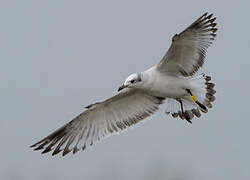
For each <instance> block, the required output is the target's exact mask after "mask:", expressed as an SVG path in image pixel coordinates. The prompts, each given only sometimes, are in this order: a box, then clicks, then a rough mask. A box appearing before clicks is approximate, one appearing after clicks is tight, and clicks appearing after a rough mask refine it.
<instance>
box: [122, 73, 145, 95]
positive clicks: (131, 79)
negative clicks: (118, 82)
mask: <svg viewBox="0 0 250 180" xmlns="http://www.w3.org/2000/svg"><path fill="white" fill-rule="evenodd" d="M141 84H142V73H133V74H131V75H129V76H128V77H127V78H126V80H125V82H124V84H123V85H122V86H121V87H119V89H118V91H121V90H122V89H124V88H139V87H140V85H141Z"/></svg>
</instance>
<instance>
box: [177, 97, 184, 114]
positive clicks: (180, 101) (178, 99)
mask: <svg viewBox="0 0 250 180" xmlns="http://www.w3.org/2000/svg"><path fill="white" fill-rule="evenodd" d="M176 100H177V101H178V102H179V103H180V104H181V112H182V114H184V110H183V103H182V100H181V99H180V98H177V99H176Z"/></svg>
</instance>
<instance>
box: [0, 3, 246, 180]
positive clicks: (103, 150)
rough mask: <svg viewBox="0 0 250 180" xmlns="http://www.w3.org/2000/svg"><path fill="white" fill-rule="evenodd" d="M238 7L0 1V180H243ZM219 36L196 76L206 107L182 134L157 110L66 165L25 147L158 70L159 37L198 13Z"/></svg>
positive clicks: (163, 43)
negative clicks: (211, 95)
mask: <svg viewBox="0 0 250 180" xmlns="http://www.w3.org/2000/svg"><path fill="white" fill-rule="evenodd" d="M249 7H250V1H226V0H222V1H217V0H216V1H215V0H211V1H194V0H189V1H168V0H164V1H134V0H126V1H111V0H105V1H64V0H54V1H51V0H50V1H48V0H43V1H31V0H30V1H27V0H22V1H14V0H13V1H11V0H6V1H4V0H2V1H1V3H0V22H1V25H0V51H1V53H0V62H1V66H0V82H1V83H0V91H1V95H0V97H1V101H0V112H1V121H0V141H1V153H0V179H6V180H12V179H19V180H22V179H25V180H29V179H32V180H33V179H39V180H40V179H41V180H42V179H45V178H46V179H53V180H55V179H61V180H64V179H69V178H73V179H90V180H97V179H104V180H106V179H107V180H110V179H121V180H125V179H130V180H138V179H146V180H147V179H149V180H151V179H169V180H184V179H185V180H187V179H188V180H211V179H213V180H221V179H227V180H234V179H242V180H243V179H244V180H245V179H249V178H250V172H249V170H250V156H249V152H250V145H249V135H250V133H249V127H250V119H249V90H250V85H249V65H250V61H249V50H250V38H249V32H250V23H249V17H250V15H249ZM206 11H208V12H210V13H214V14H215V16H216V17H218V19H217V23H218V28H219V31H218V33H217V40H216V41H215V42H214V44H213V45H212V47H211V48H209V50H208V55H207V58H206V64H205V72H206V73H207V74H208V75H211V76H212V79H213V81H214V82H215V83H216V90H217V94H216V97H217V100H216V102H215V103H214V108H213V109H212V110H211V111H210V112H209V113H208V114H206V115H203V116H202V118H201V119H196V120H194V121H193V125H190V124H188V123H186V122H185V121H182V120H179V119H178V120H177V119H173V118H171V117H170V116H167V115H165V114H164V106H163V107H162V109H161V111H159V112H158V113H156V114H155V115H154V116H153V117H152V118H149V120H146V121H145V123H142V124H140V125H138V126H136V127H135V128H132V129H129V131H127V132H125V133H122V134H120V135H119V136H117V135H116V136H112V137H110V138H108V139H106V140H104V141H102V142H101V143H99V144H97V145H95V146H94V147H93V148H89V149H87V150H86V151H85V152H79V153H77V154H76V155H74V156H73V155H71V154H70V155H68V156H66V157H63V158H62V157H61V156H56V157H52V156H51V154H47V155H41V154H40V153H38V152H33V151H32V150H31V149H30V148H29V145H31V144H33V143H34V142H36V141H38V140H40V139H41V138H42V137H44V136H46V135H48V134H49V133H50V132H52V131H54V130H55V129H56V128H58V127H60V126H62V125H63V124H65V123H67V122H68V121H70V120H71V119H72V118H73V117H75V116H76V115H78V114H79V113H80V112H82V111H83V110H84V106H86V105H88V104H90V103H93V102H95V101H99V100H102V99H104V98H107V97H110V96H111V95H113V94H115V93H116V91H117V88H118V86H119V85H121V83H123V81H124V79H125V78H126V77H127V76H128V75H129V74H131V73H133V72H139V71H143V70H145V69H146V68H149V67H151V66H152V65H154V64H156V63H158V62H159V61H160V59H161V58H162V56H163V55H164V54H165V52H166V51H167V49H168V48H169V46H170V43H171V38H172V36H173V35H174V34H175V33H179V32H181V31H182V30H183V29H184V28H186V27H187V26H188V25H189V24H191V23H192V22H193V21H194V20H195V19H196V18H198V17H199V16H200V15H202V14H203V13H204V12H206Z"/></svg>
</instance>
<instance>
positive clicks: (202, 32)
mask: <svg viewBox="0 0 250 180" xmlns="http://www.w3.org/2000/svg"><path fill="white" fill-rule="evenodd" d="M212 16H213V14H210V15H208V14H207V13H205V14H203V15H202V16H201V17H200V18H198V19H197V20H196V21H195V22H194V23H192V24H191V25H190V26H189V27H188V28H186V29H185V30H184V31H183V32H181V33H180V34H176V35H175V36H174V37H173V38H172V44H171V46H170V48H169V50H168V51H167V53H166V55H165V56H164V57H163V59H162V60H161V61H160V63H159V64H158V65H157V67H158V69H159V70H160V71H161V72H164V73H168V74H171V75H176V76H180V75H182V76H192V75H194V74H195V73H196V72H197V71H198V70H199V69H200V67H202V65H203V64H204V59H205V56H206V52H207V49H208V47H209V46H210V45H211V44H212V41H213V40H214V39H215V37H216V34H215V32H216V31H217V28H215V26H216V25H217V24H216V23H215V22H214V21H215V20H216V18H212Z"/></svg>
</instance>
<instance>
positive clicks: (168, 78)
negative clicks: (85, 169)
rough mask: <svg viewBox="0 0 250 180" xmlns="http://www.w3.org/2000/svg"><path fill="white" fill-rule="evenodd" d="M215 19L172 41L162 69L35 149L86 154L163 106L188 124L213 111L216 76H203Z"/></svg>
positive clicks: (130, 82)
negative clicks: (96, 145)
mask: <svg viewBox="0 0 250 180" xmlns="http://www.w3.org/2000/svg"><path fill="white" fill-rule="evenodd" d="M212 16H213V14H210V15H208V13H205V14H203V15H202V16H201V17H200V18H198V19H197V20H196V21H195V22H194V23H192V24H191V25H190V26H189V27H188V28H186V29H185V30H184V31H183V32H181V33H180V34H176V35H174V36H173V38H172V44H171V46H170V48H169V49H168V51H167V53H166V55H165V56H164V57H163V58H162V60H161V61H160V63H159V64H157V65H155V66H153V67H151V68H150V69H148V70H146V71H144V72H140V73H134V74H132V75H130V76H129V77H128V78H127V79H126V80H125V82H124V84H123V85H122V86H121V87H120V88H119V89H118V91H119V93H118V94H117V95H115V96H113V97H111V98H109V99H106V100H104V101H102V102H97V103H94V104H91V105H89V106H87V107H86V110H85V111H84V112H83V113H81V114H80V115H78V116H77V117H76V118H74V119H73V120H72V121H70V122H69V123H67V124H66V125H64V126H63V127H61V128H59V129H58V130H56V131H55V132H53V133H52V134H50V135H49V136H47V137H45V138H44V139H42V140H41V141H39V142H37V143H35V144H34V145H32V146H31V147H32V148H34V150H40V149H43V151H42V153H47V152H49V151H52V150H53V153H52V155H55V154H58V153H59V152H61V151H62V155H63V156H64V155H66V154H67V153H69V152H71V151H73V154H75V153H76V152H78V151H79V150H80V149H82V150H84V149H85V148H86V147H87V146H91V145H93V143H94V142H96V141H99V140H101V139H102V138H104V137H106V136H108V135H110V134H112V133H115V132H119V131H121V130H124V129H125V128H127V127H129V126H132V125H134V124H136V123H138V122H140V121H141V120H143V119H145V118H146V117H148V116H150V115H152V114H153V113H154V112H156V111H157V110H158V108H159V105H160V104H162V103H164V102H165V103H168V107H169V108H168V111H167V113H168V114H171V115H172V116H173V117H175V118H176V117H180V118H181V119H183V120H186V121H187V122H189V123H192V122H191V120H192V119H193V118H194V117H197V118H199V117H200V116H201V113H200V112H203V113H206V112H208V108H211V107H212V104H211V102H213V101H214V100H215V97H214V94H215V92H216V91H215V90H214V86H215V84H214V83H211V82H210V80H211V77H210V76H206V75H205V74H204V73H203V72H200V68H201V67H202V65H203V64H204V59H205V55H206V51H207V49H208V47H209V46H210V45H211V44H212V41H213V40H214V39H215V37H216V34H215V32H216V31H217V28H215V26H216V23H215V20H216V18H213V17H212Z"/></svg>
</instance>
